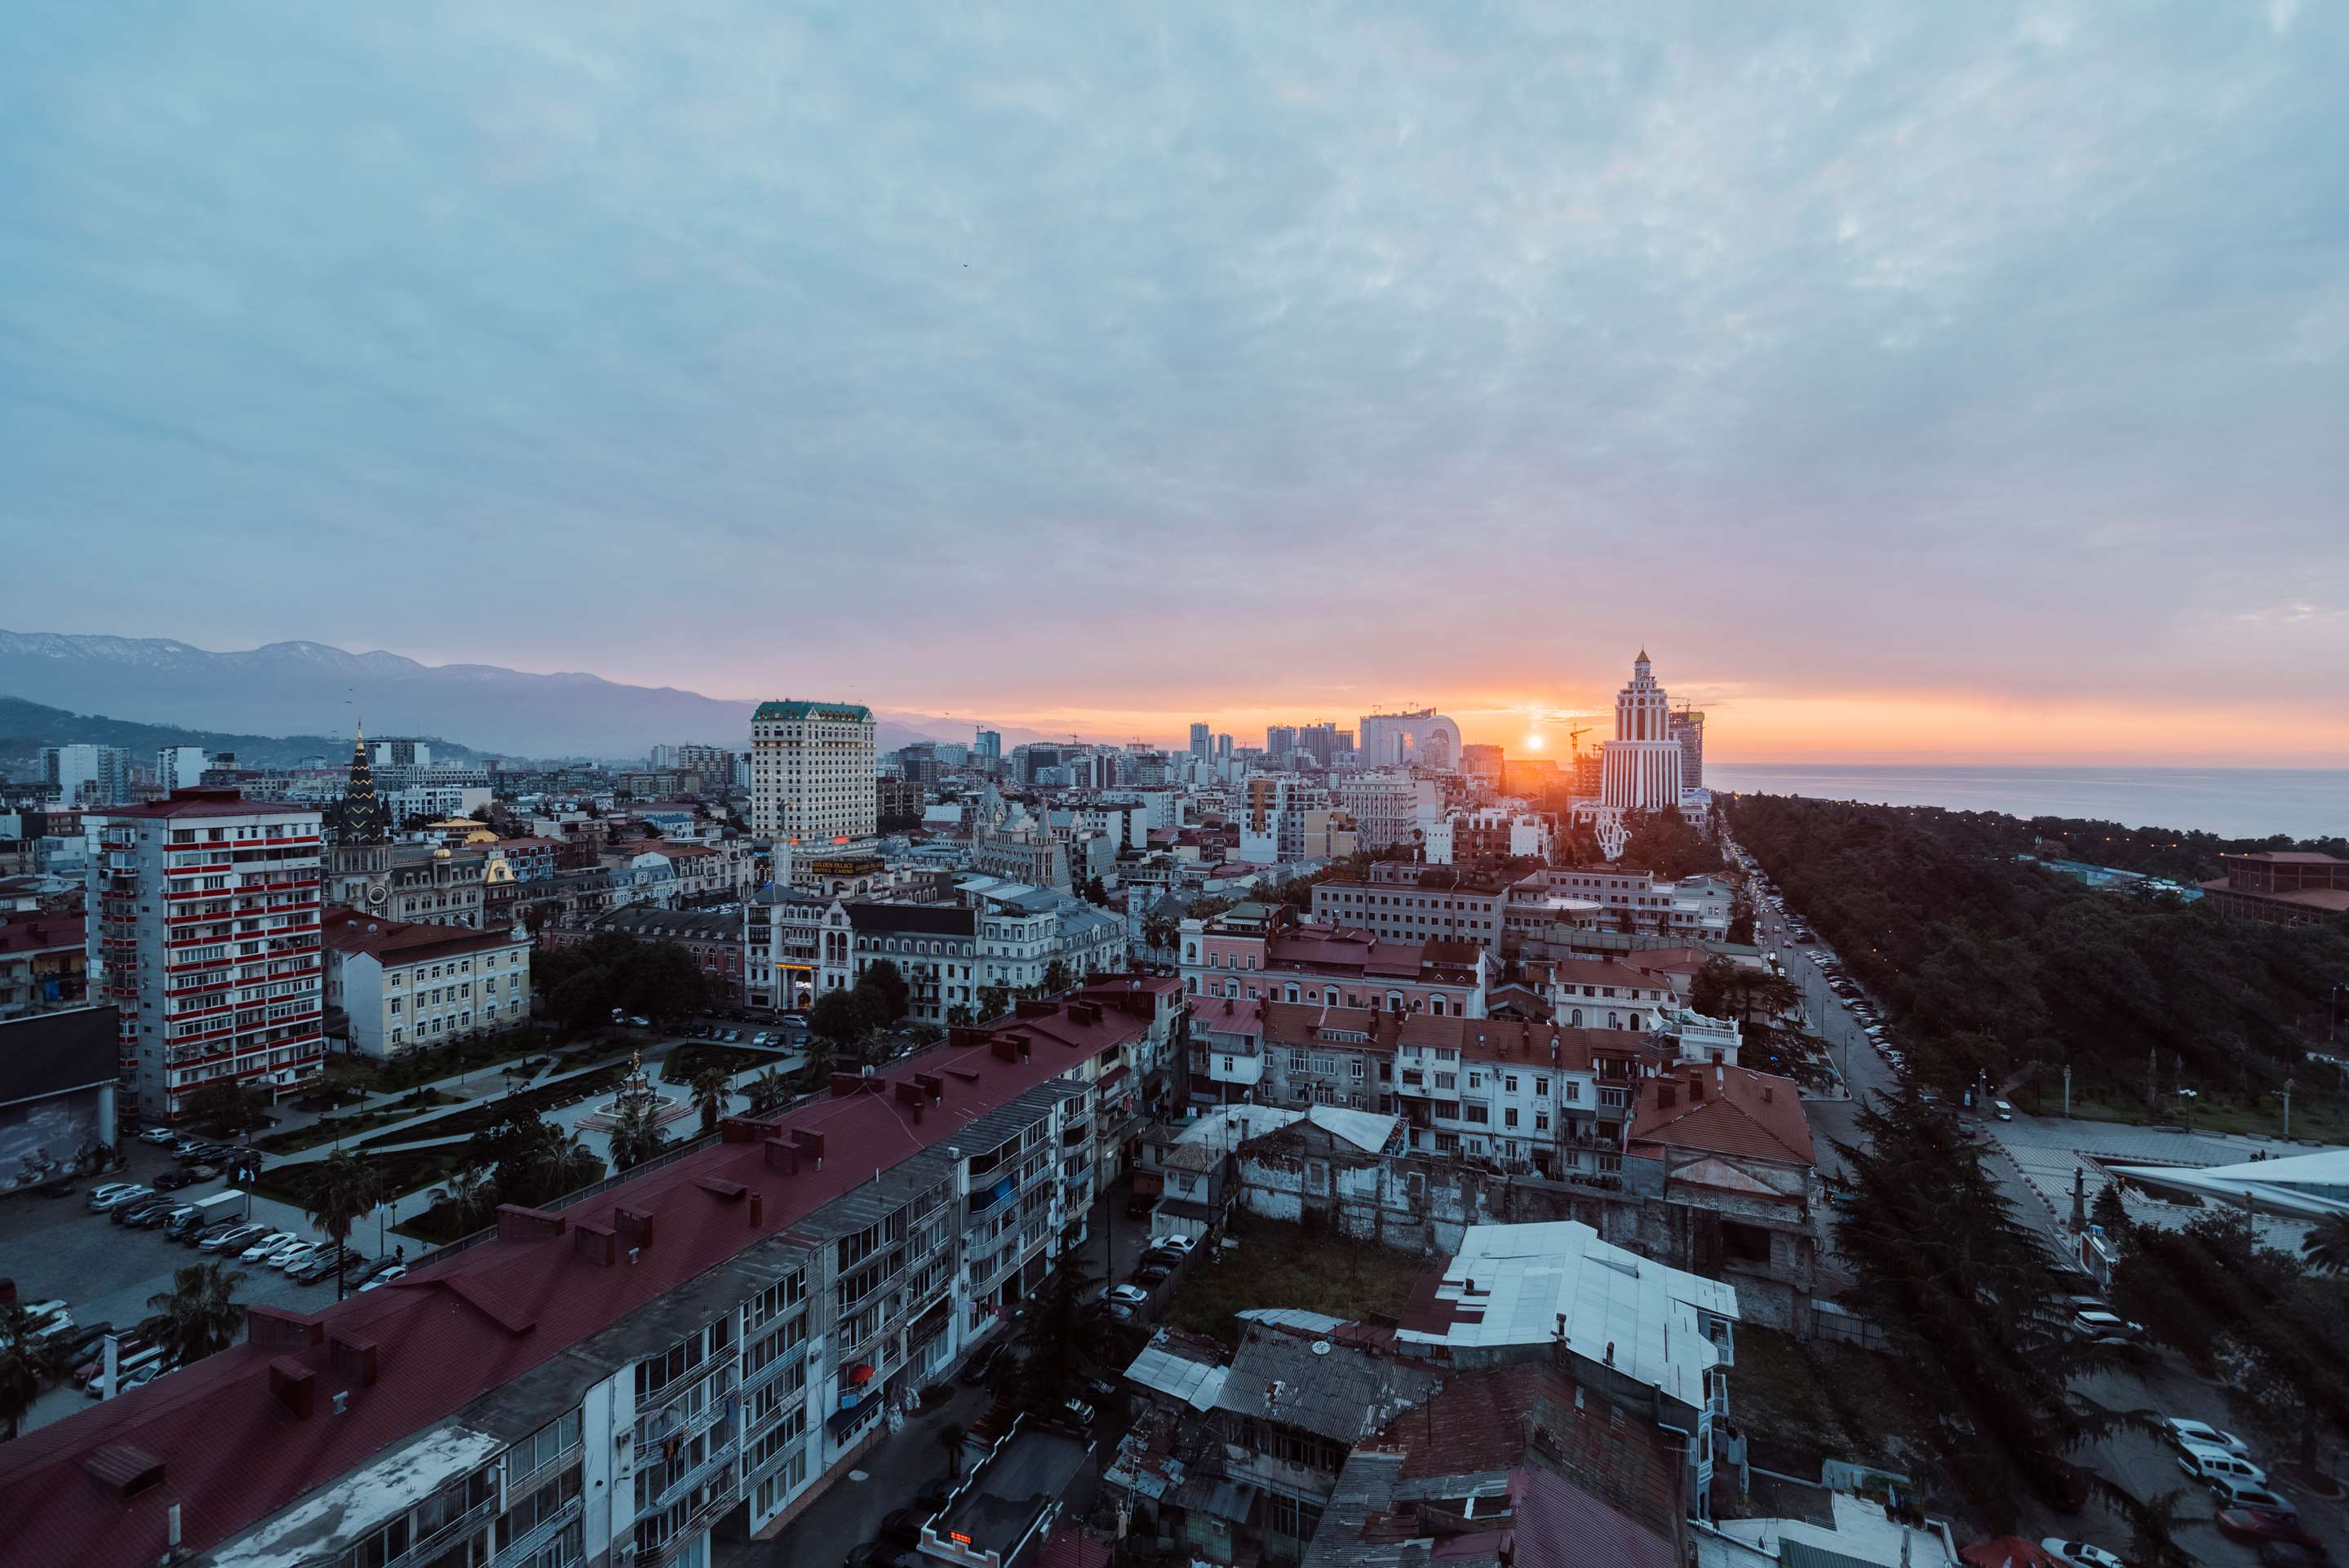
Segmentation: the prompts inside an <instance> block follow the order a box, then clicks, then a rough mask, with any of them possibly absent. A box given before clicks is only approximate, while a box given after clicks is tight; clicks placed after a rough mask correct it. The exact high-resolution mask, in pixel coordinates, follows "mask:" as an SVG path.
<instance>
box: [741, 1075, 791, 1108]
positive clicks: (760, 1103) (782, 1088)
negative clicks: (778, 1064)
mask: <svg viewBox="0 0 2349 1568" xmlns="http://www.w3.org/2000/svg"><path fill="white" fill-rule="evenodd" d="M742 1092H743V1093H744V1094H746V1095H749V1096H750V1114H752V1115H753V1116H763V1115H765V1114H766V1113H767V1112H768V1111H771V1110H772V1109H775V1107H777V1106H779V1105H781V1104H782V1103H783V1101H784V1100H786V1099H790V1098H791V1093H792V1086H791V1085H790V1084H789V1083H787V1082H785V1081H784V1078H783V1075H782V1074H781V1073H779V1072H777V1071H776V1070H775V1069H774V1068H768V1069H767V1070H766V1071H765V1072H762V1073H761V1074H760V1075H759V1076H758V1077H757V1078H752V1079H751V1080H750V1082H749V1083H746V1084H744V1085H743V1086H742Z"/></svg>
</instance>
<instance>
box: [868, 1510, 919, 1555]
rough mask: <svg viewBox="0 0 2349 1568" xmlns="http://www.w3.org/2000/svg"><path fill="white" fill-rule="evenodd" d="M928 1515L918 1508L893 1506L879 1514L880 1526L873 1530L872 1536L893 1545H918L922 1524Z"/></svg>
mask: <svg viewBox="0 0 2349 1568" xmlns="http://www.w3.org/2000/svg"><path fill="white" fill-rule="evenodd" d="M929 1517H930V1516H929V1515H928V1514H926V1513H924V1512H923V1511H920V1510H919V1509H914V1508H893V1509H891V1510H890V1511H888V1512H886V1513H885V1514H883V1515H882V1516H881V1527H880V1529H878V1530H876V1531H875V1532H874V1539H875V1540H878V1541H885V1542H889V1543H890V1544H892V1545H895V1546H905V1547H914V1546H919V1545H920V1544H921V1543H922V1525H923V1523H924V1522H926V1521H927V1520H928V1518H929Z"/></svg>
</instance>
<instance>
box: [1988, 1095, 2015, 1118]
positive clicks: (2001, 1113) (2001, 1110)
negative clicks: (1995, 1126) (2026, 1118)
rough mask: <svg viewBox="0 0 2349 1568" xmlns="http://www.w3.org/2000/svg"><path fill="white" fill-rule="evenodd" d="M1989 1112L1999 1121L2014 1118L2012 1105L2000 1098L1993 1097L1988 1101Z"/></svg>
mask: <svg viewBox="0 0 2349 1568" xmlns="http://www.w3.org/2000/svg"><path fill="white" fill-rule="evenodd" d="M1990 1113H1991V1114H1992V1116H1995V1117H1997V1118H1998V1119H2000V1120H2001V1121H2013V1119H2014V1107H2013V1106H2011V1105H2009V1104H2007V1103H2006V1101H2004V1100H2002V1099H1994V1100H1992V1101H1991V1102H1990Z"/></svg>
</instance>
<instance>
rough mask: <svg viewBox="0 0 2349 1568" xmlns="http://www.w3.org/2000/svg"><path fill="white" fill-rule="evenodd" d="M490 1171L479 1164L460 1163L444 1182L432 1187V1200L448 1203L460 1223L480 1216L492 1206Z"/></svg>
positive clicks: (452, 1213) (451, 1212) (450, 1210)
mask: <svg viewBox="0 0 2349 1568" xmlns="http://www.w3.org/2000/svg"><path fill="white" fill-rule="evenodd" d="M491 1197H492V1188H491V1186H490V1173H489V1172H488V1171H484V1170H482V1169H481V1167H480V1166H479V1165H460V1166H459V1167H458V1168H457V1169H456V1170H454V1171H450V1173H449V1180H448V1181H447V1182H445V1183H444V1184H442V1185H440V1186H438V1187H435V1188H433V1189H432V1201H433V1202H435V1203H444V1204H446V1205H448V1208H449V1212H450V1214H451V1215H452V1216H454V1217H455V1219H456V1220H457V1221H458V1222H459V1223H460V1224H462V1223H466V1222H471V1221H472V1220H474V1219H476V1218H478V1217H479V1216H480V1215H481V1213H482V1212H483V1211H485V1210H487V1209H488V1208H489V1206H490V1199H491Z"/></svg>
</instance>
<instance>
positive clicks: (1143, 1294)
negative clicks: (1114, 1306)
mask: <svg viewBox="0 0 2349 1568" xmlns="http://www.w3.org/2000/svg"><path fill="white" fill-rule="evenodd" d="M1102 1295H1103V1296H1104V1297H1105V1298H1106V1299H1108V1300H1110V1301H1113V1302H1123V1303H1124V1304H1125V1305H1128V1306H1147V1305H1149V1304H1150V1293H1149V1292H1148V1291H1146V1290H1144V1289H1143V1288H1142V1287H1141V1286H1140V1285H1138V1284H1113V1285H1110V1286H1108V1287H1107V1288H1105V1289H1104V1290H1103V1291H1102Z"/></svg>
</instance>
